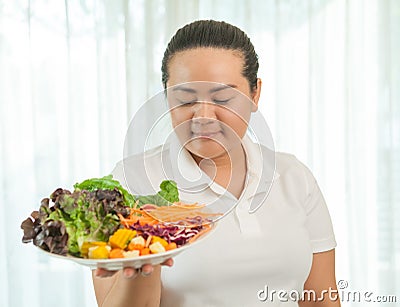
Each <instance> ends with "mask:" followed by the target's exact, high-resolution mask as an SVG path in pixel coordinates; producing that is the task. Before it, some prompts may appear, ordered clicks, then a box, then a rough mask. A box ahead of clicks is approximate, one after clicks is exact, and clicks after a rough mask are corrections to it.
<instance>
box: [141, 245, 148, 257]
mask: <svg viewBox="0 0 400 307" xmlns="http://www.w3.org/2000/svg"><path fill="white" fill-rule="evenodd" d="M149 254H150V248H148V247H145V248H143V249H141V250H140V256H144V255H149Z"/></svg>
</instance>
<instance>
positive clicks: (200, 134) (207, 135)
mask: <svg viewBox="0 0 400 307" xmlns="http://www.w3.org/2000/svg"><path fill="white" fill-rule="evenodd" d="M192 133H193V136H194V137H200V138H201V137H203V138H211V137H215V136H216V135H217V134H219V133H221V131H198V132H194V131H193V132H192Z"/></svg>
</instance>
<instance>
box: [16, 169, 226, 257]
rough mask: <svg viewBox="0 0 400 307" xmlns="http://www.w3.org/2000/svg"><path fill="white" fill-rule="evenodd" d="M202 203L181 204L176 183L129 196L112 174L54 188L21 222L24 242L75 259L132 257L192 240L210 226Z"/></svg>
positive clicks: (209, 215)
mask: <svg viewBox="0 0 400 307" xmlns="http://www.w3.org/2000/svg"><path fill="white" fill-rule="evenodd" d="M204 209H205V206H204V205H198V204H183V203H181V202H179V193H178V189H177V186H176V183H175V182H174V181H171V180H165V181H163V182H161V184H160V191H158V193H156V194H154V195H145V196H143V195H132V194H130V193H129V192H128V191H127V190H125V189H124V188H123V187H122V185H121V184H120V183H119V182H118V181H117V180H115V179H113V178H112V175H109V176H105V177H102V178H92V179H88V180H85V181H83V182H81V183H77V184H75V185H74V190H73V191H72V192H71V191H69V190H66V189H61V188H58V189H56V190H55V191H54V192H53V193H52V194H51V195H50V197H49V198H44V199H43V200H42V201H41V205H40V208H39V210H38V211H33V212H32V213H31V215H30V217H28V218H27V219H26V220H24V221H23V222H22V224H21V228H22V229H23V231H24V235H23V238H22V242H23V243H30V242H33V244H34V245H36V246H38V247H40V248H41V249H43V250H45V251H48V252H50V253H55V254H59V255H63V256H67V255H71V256H74V257H79V258H90V259H113V258H133V257H139V256H144V255H150V254H157V253H162V252H165V251H168V250H172V249H175V248H179V247H180V246H182V245H185V244H187V243H190V242H193V241H194V240H196V239H197V238H198V237H200V236H201V235H202V234H204V233H205V232H207V231H208V230H210V229H211V222H212V219H211V217H213V216H218V215H219V214H212V213H207V212H205V211H204Z"/></svg>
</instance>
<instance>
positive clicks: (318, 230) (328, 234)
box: [304, 168, 337, 253]
mask: <svg viewBox="0 0 400 307" xmlns="http://www.w3.org/2000/svg"><path fill="white" fill-rule="evenodd" d="M305 172H306V177H307V183H308V189H307V191H308V193H307V196H306V199H305V202H304V208H305V212H306V228H307V230H308V233H309V236H310V241H311V246H312V250H313V252H314V253H319V252H324V251H328V250H331V249H333V248H335V247H336V245H337V244H336V240H335V234H334V231H333V226H332V220H331V217H330V214H329V211H328V207H327V205H326V202H325V199H324V197H323V195H322V193H321V190H320V188H319V186H318V183H317V181H316V180H315V178H314V176H313V175H312V174H311V172H310V171H309V170H308V169H307V168H306V171H305Z"/></svg>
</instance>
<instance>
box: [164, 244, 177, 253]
mask: <svg viewBox="0 0 400 307" xmlns="http://www.w3.org/2000/svg"><path fill="white" fill-rule="evenodd" d="M175 248H177V246H176V243H175V242H171V243H168V245H167V246H166V247H165V250H167V251H169V250H172V249H175Z"/></svg>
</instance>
